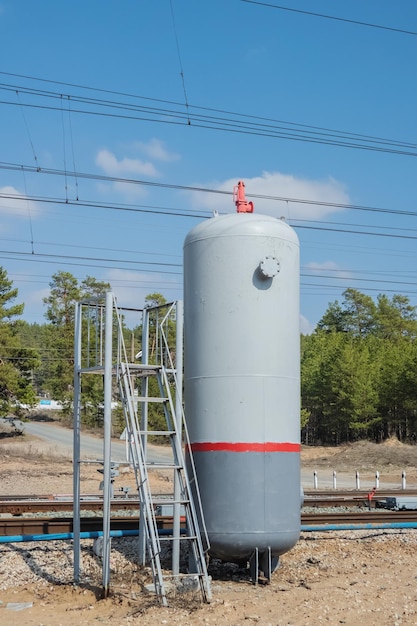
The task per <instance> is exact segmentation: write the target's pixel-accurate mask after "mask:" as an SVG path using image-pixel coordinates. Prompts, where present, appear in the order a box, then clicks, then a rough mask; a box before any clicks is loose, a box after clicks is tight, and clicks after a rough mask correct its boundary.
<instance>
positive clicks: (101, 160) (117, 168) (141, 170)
mask: <svg viewBox="0 0 417 626" xmlns="http://www.w3.org/2000/svg"><path fill="white" fill-rule="evenodd" d="M96 165H98V166H99V167H101V169H102V170H104V172H105V173H106V174H107V175H108V176H120V177H129V176H131V175H132V174H135V175H139V176H152V177H156V176H158V171H157V169H156V168H155V166H154V165H153V163H150V162H149V161H147V162H145V161H141V160H140V159H129V158H128V157H124V158H123V159H120V160H118V159H117V158H116V156H115V155H114V154H113V152H110V150H107V149H106V148H103V149H102V150H99V151H98V153H97V156H96Z"/></svg>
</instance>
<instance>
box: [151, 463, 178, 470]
mask: <svg viewBox="0 0 417 626" xmlns="http://www.w3.org/2000/svg"><path fill="white" fill-rule="evenodd" d="M146 467H147V468H149V469H161V470H164V469H170V470H182V469H184V467H183V466H182V465H175V463H147V464H146Z"/></svg>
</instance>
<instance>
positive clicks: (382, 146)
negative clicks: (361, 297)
mask: <svg viewBox="0 0 417 626" xmlns="http://www.w3.org/2000/svg"><path fill="white" fill-rule="evenodd" d="M0 74H2V72H0ZM34 80H39V81H41V80H42V79H34ZM78 88H79V89H86V88H85V87H81V86H79V87H78ZM0 89H1V90H3V91H6V92H12V93H13V99H11V100H3V101H0V104H3V105H9V106H17V103H16V102H15V100H14V95H15V94H16V93H20V94H25V95H28V96H30V97H36V98H47V99H52V100H57V101H59V103H57V104H56V105H52V104H51V105H48V104H34V103H29V102H25V103H23V102H22V100H21V99H20V100H19V106H20V107H30V108H33V109H43V110H50V111H57V112H60V113H62V98H63V94H62V93H58V92H52V91H47V90H44V89H36V88H32V87H27V86H21V85H10V84H6V83H0ZM65 97H66V98H67V99H68V101H72V104H73V103H78V104H81V105H83V107H88V108H75V107H73V106H72V107H71V114H73V113H78V114H84V115H95V116H99V117H110V118H118V119H125V120H134V121H146V122H155V123H164V124H173V125H192V126H195V127H196V128H203V129H208V130H217V131H225V132H233V133H240V134H246V135H254V136H260V137H270V138H275V139H288V140H293V141H302V142H306V143H316V144H322V145H333V146H338V147H344V148H354V149H362V150H368V151H376V152H386V153H390V154H399V155H405V156H417V144H415V143H412V142H408V141H401V140H394V139H389V138H384V137H377V136H373V135H365V134H360V133H353V132H349V131H339V130H335V129H330V128H325V127H319V126H312V125H307V124H297V123H294V122H288V121H283V120H276V119H273V118H267V117H260V116H254V115H247V114H242V113H236V112H231V111H226V110H220V109H211V108H208V107H195V106H192V105H190V104H189V103H188V102H187V106H186V108H185V109H184V104H182V103H176V102H171V101H158V102H161V103H163V104H166V105H167V106H168V108H166V107H163V108H161V107H156V106H149V105H146V106H145V105H143V104H135V103H134V102H120V101H115V100H104V99H99V98H96V97H94V98H91V97H87V96H82V95H80V94H65ZM128 97H129V98H134V99H135V100H137V99H140V100H146V101H148V100H149V99H148V98H143V97H142V96H133V95H129V96H128ZM172 106H174V107H175V108H172ZM215 114H219V115H215Z"/></svg>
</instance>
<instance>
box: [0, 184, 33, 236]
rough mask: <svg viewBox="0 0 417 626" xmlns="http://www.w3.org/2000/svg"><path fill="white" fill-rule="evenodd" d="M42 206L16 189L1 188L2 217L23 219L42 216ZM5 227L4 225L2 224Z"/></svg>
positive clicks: (8, 186) (9, 187) (0, 212)
mask: <svg viewBox="0 0 417 626" xmlns="http://www.w3.org/2000/svg"><path fill="white" fill-rule="evenodd" d="M40 212H41V211H40V206H39V204H37V203H36V202H32V201H31V200H28V198H27V197H26V196H25V195H24V194H22V193H20V191H18V190H17V189H16V188H15V187H12V186H10V185H6V186H5V187H0V217H3V218H7V217H13V218H23V219H28V217H31V218H33V217H37V216H38V215H40ZM2 226H3V227H4V224H2Z"/></svg>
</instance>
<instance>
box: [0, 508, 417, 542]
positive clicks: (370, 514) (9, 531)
mask: <svg viewBox="0 0 417 626" xmlns="http://www.w3.org/2000/svg"><path fill="white" fill-rule="evenodd" d="M157 522H158V528H161V529H169V528H172V522H173V520H172V516H157ZM396 522H417V511H385V510H384V511H380V510H377V511H375V510H372V511H368V510H364V511H361V512H344V513H308V514H305V513H303V514H302V515H301V524H302V525H305V526H307V525H315V526H323V527H325V526H326V525H337V524H390V523H396ZM182 524H184V520H182ZM138 527H139V517H138V516H137V515H135V516H129V517H120V516H119V517H112V519H111V522H110V528H111V530H137V529H138ZM102 529H103V519H102V518H101V517H82V518H81V532H93V531H100V530H102ZM71 532H73V520H72V518H71V517H61V518H54V517H42V518H41V517H30V518H28V517H26V518H23V517H19V518H17V517H10V518H0V536H8V537H9V536H17V535H42V534H44V535H48V534H60V533H71Z"/></svg>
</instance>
